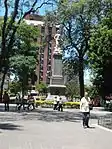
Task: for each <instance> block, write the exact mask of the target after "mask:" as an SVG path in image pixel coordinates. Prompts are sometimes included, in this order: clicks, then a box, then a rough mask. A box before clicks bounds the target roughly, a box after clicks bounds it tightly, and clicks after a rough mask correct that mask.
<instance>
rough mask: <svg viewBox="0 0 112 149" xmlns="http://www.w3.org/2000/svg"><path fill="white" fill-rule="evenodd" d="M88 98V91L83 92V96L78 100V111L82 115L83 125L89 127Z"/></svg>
mask: <svg viewBox="0 0 112 149" xmlns="http://www.w3.org/2000/svg"><path fill="white" fill-rule="evenodd" d="M89 103H90V98H89V97H88V93H87V92H85V96H84V97H83V98H82V99H81V101H80V111H81V112H82V115H83V127H84V128H86V127H87V128H89V118H90V108H89Z"/></svg>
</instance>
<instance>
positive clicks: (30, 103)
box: [28, 94, 35, 110]
mask: <svg viewBox="0 0 112 149" xmlns="http://www.w3.org/2000/svg"><path fill="white" fill-rule="evenodd" d="M30 106H32V107H33V109H32V110H34V109H35V100H34V97H33V96H32V95H31V94H30V95H28V110H29V108H30Z"/></svg>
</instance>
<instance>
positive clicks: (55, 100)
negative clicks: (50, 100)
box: [53, 96, 57, 110]
mask: <svg viewBox="0 0 112 149" xmlns="http://www.w3.org/2000/svg"><path fill="white" fill-rule="evenodd" d="M56 108H57V96H55V97H54V107H53V110H56Z"/></svg>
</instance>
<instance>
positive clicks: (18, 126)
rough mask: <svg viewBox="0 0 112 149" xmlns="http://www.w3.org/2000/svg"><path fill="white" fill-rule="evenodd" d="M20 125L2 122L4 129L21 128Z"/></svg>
mask: <svg viewBox="0 0 112 149" xmlns="http://www.w3.org/2000/svg"><path fill="white" fill-rule="evenodd" d="M20 127H21V126H20V125H15V124H12V123H0V129H3V130H21V129H20Z"/></svg>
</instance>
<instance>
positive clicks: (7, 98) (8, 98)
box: [3, 91, 10, 111]
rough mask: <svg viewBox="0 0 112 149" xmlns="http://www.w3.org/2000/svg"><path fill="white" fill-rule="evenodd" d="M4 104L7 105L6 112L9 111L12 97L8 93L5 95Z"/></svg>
mask: <svg viewBox="0 0 112 149" xmlns="http://www.w3.org/2000/svg"><path fill="white" fill-rule="evenodd" d="M3 102H4V104H5V111H9V102H10V97H9V95H8V93H7V92H6V91H5V92H4V95H3Z"/></svg>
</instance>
